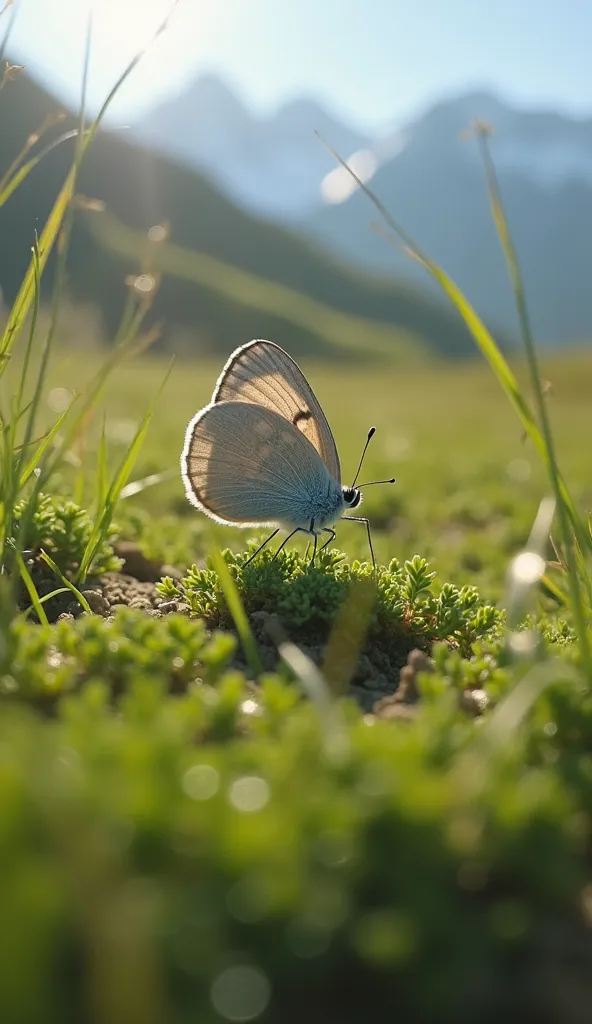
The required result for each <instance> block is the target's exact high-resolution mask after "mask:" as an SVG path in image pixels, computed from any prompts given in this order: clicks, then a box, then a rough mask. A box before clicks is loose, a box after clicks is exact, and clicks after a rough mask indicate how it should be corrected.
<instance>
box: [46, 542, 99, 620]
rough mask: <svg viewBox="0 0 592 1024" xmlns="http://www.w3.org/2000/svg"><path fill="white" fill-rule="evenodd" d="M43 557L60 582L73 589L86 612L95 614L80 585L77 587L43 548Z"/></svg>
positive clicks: (72, 591) (68, 588)
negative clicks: (80, 589) (79, 587)
mask: <svg viewBox="0 0 592 1024" xmlns="http://www.w3.org/2000/svg"><path fill="white" fill-rule="evenodd" d="M41 558H42V559H43V561H44V562H45V564H46V565H48V566H49V568H50V569H51V570H52V572H54V573H55V574H56V576H57V578H58V579H59V581H60V583H62V584H63V585H64V587H66V589H67V590H69V591H71V593H72V594H74V597H75V598H76V600H77V601H78V602H79V604H81V605H82V607H83V608H84V610H85V612H87V613H88V615H92V614H93V611H92V608H91V606H90V605H89V603H88V601H87V600H86V598H85V596H84V594H81V593H80V591H79V589H78V587H75V586H74V584H73V583H71V582H70V580H69V579H68V578H67V577H66V576H64V574H63V572H62V571H61V569H60V568H59V566H57V565H56V563H55V562H54V560H53V558H50V556H49V555H48V554H47V552H46V551H43V549H42V550H41Z"/></svg>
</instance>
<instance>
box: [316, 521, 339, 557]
mask: <svg viewBox="0 0 592 1024" xmlns="http://www.w3.org/2000/svg"><path fill="white" fill-rule="evenodd" d="M323 533H330V534H331V536H330V537H329V540H326V541H325V543H324V544H323V546H322V548H321V549H320V551H319V555H320V553H321V551H324V550H325V548H326V547H327V546H328V545H329V544H330V543H331V541H334V540H335V538H336V536H337V534H336V533H335V530H331V529H330V527H328V526H326V527H325V529H324V530H323Z"/></svg>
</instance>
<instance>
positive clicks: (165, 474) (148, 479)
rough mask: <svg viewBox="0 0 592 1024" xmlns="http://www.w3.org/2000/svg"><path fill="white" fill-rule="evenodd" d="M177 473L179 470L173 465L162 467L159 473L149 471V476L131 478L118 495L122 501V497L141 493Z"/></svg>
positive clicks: (170, 478)
mask: <svg viewBox="0 0 592 1024" xmlns="http://www.w3.org/2000/svg"><path fill="white" fill-rule="evenodd" d="M178 473H179V470H178V469H177V467H176V466H175V468H174V469H163V470H162V472H161V473H151V474H150V476H145V477H143V479H142V480H133V481H132V483H131V484H127V486H126V487H123V488H122V491H121V494H120V495H119V497H120V499H121V500H122V501H123V500H124V498H131V497H133V496H134V495H136V494H141V493H142V491H145V490H146V489H147V488H148V487H155V486H156V485H157V484H162V483H164V481H165V480H172V479H173V477H176V476H177V475H178Z"/></svg>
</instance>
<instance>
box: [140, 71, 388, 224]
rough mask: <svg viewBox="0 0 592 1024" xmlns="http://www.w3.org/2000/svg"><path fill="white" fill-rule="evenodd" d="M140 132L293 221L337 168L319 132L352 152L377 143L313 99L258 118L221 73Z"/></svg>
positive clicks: (166, 106)
mask: <svg viewBox="0 0 592 1024" xmlns="http://www.w3.org/2000/svg"><path fill="white" fill-rule="evenodd" d="M133 130H134V134H135V136H136V138H137V139H138V140H140V141H141V142H143V143H145V144H148V145H150V146H152V147H154V148H156V149H158V150H160V151H162V152H165V153H167V154H168V155H170V156H173V157H175V158H176V159H178V160H181V161H182V162H183V163H184V164H186V165H187V166H189V167H191V168H193V169H197V170H201V171H203V172H205V173H206V174H208V175H209V176H210V177H211V178H212V179H213V180H214V181H215V182H216V183H217V184H218V185H219V186H220V187H221V188H223V189H224V191H225V192H226V193H227V194H228V195H229V196H231V197H232V198H233V199H235V200H236V201H237V202H239V203H241V204H242V205H243V206H245V207H246V208H247V209H249V210H252V211H254V212H256V213H259V214H262V215H264V216H268V217H272V218H274V219H277V220H279V221H285V222H289V221H294V220H298V219H300V218H301V217H304V216H306V215H307V214H308V213H309V212H310V210H311V209H312V208H313V207H314V206H315V205H316V202H317V200H318V195H319V183H320V181H321V180H322V179H323V178H324V177H325V175H326V174H327V173H328V172H329V171H331V169H332V167H333V160H332V158H331V156H330V155H329V153H328V152H327V150H326V149H325V147H324V146H323V145H322V143H321V142H320V141H319V139H318V138H317V137H316V136H315V134H314V133H315V131H318V132H320V133H321V135H322V136H323V137H324V138H327V139H329V138H330V139H331V140H332V141H333V144H334V145H335V146H337V147H338V148H339V149H340V151H342V152H344V153H345V154H346V155H347V156H350V155H351V154H352V153H354V152H356V151H357V150H360V149H364V148H366V147H367V146H368V144H369V139H368V138H366V137H365V136H364V135H362V134H361V133H359V132H356V131H355V130H354V129H352V128H349V127H347V126H345V125H343V124H342V123H340V122H339V121H337V120H336V119H335V118H333V117H331V116H330V115H329V114H328V113H327V112H326V111H325V110H323V108H322V107H320V106H319V105H318V104H317V103H315V102H313V101H312V100H304V99H303V100H296V101H294V102H292V103H288V104H286V105H284V106H282V107H280V109H279V110H278V111H277V112H276V113H275V114H273V115H272V116H270V117H260V118H256V117H253V116H252V115H251V114H250V113H249V111H248V110H247V108H246V107H245V106H244V105H243V103H241V101H240V100H239V98H238V97H237V96H236V94H235V93H234V92H233V91H232V90H231V89H230V88H229V87H228V86H227V85H226V84H225V83H224V82H223V81H222V80H221V79H219V78H217V77H215V76H213V75H204V76H201V77H200V78H198V79H197V80H196V81H195V82H193V84H192V85H191V86H190V87H189V89H188V90H187V91H186V92H185V93H183V94H181V95H179V96H176V97H174V98H173V99H170V100H167V101H166V102H164V103H162V104H161V105H160V106H158V107H156V108H154V109H153V110H151V111H150V112H149V114H147V115H146V116H145V117H143V118H142V119H141V120H140V121H138V122H137V123H136V124H135V125H134V126H133Z"/></svg>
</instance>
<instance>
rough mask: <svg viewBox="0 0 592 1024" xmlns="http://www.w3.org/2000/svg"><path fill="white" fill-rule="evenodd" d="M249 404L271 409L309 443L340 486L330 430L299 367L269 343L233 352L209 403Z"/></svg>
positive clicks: (255, 342) (258, 342)
mask: <svg viewBox="0 0 592 1024" xmlns="http://www.w3.org/2000/svg"><path fill="white" fill-rule="evenodd" d="M234 401H240V402H249V403H251V404H253V405H261V406H264V407H265V408H266V409H273V411H274V412H277V413H279V415H280V416H283V417H284V419H286V420H288V421H289V422H290V423H292V424H293V425H294V426H295V427H297V428H298V430H299V431H300V432H301V433H302V434H304V436H305V437H306V438H307V439H308V440H309V441H310V443H311V444H312V445H313V447H314V448H316V450H317V452H318V453H319V455H320V456H321V458H322V460H323V462H324V463H325V465H326V467H327V469H328V470H329V473H330V474H331V476H332V477H333V479H334V480H336V481H337V483H338V484H341V467H340V465H339V456H338V454H337V448H336V446H335V441H334V440H333V434H332V433H331V428H330V426H329V424H328V423H327V419H326V417H325V414H324V412H323V410H322V409H321V406H320V405H319V402H318V401H317V399H316V398H315V395H314V394H313V391H312V389H311V387H310V385H309V384H308V382H307V380H306V377H305V376H304V374H303V373H302V370H301V369H300V367H299V366H298V365H297V364H296V363H295V362H294V360H293V359H292V357H291V356H289V355H288V353H287V352H284V350H283V348H280V347H279V345H275V344H274V343H273V342H272V341H264V340H263V339H258V340H256V341H250V342H249V343H248V344H247V345H243V346H242V348H237V350H236V352H233V354H232V355H231V357H230V359H229V360H228V362H227V363H226V366H225V367H224V369H223V370H222V373H221V375H220V378H219V380H218V383H217V384H216V387H215V389H214V394H213V395H212V403H218V402H234Z"/></svg>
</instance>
